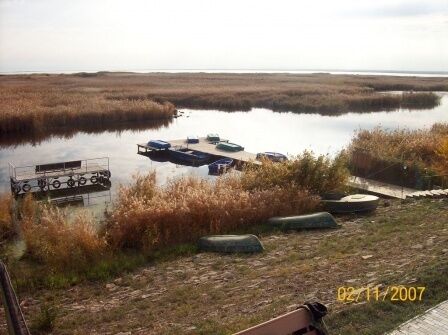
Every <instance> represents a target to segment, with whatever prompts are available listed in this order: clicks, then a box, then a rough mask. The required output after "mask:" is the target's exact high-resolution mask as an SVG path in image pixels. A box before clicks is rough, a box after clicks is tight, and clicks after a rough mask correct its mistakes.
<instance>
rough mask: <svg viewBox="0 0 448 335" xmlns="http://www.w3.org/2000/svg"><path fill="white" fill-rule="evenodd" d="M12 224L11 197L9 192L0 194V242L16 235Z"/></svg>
mask: <svg viewBox="0 0 448 335" xmlns="http://www.w3.org/2000/svg"><path fill="white" fill-rule="evenodd" d="M16 233H17V232H16V229H15V227H14V224H13V199H12V196H11V195H10V194H0V244H1V243H3V242H5V241H7V240H9V239H11V238H12V237H13V236H15V235H16Z"/></svg>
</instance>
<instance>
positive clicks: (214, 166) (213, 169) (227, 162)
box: [208, 158, 233, 174]
mask: <svg viewBox="0 0 448 335" xmlns="http://www.w3.org/2000/svg"><path fill="white" fill-rule="evenodd" d="M232 164H233V159H231V158H222V159H220V160H217V161H216V162H213V163H211V164H209V166H208V173H209V174H221V173H225V172H226V171H227V170H228V169H230V167H231V166H232Z"/></svg>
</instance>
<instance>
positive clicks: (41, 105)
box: [0, 83, 176, 135]
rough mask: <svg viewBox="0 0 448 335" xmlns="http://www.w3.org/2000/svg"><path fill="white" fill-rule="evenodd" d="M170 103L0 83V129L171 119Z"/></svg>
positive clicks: (40, 130)
mask: <svg viewBox="0 0 448 335" xmlns="http://www.w3.org/2000/svg"><path fill="white" fill-rule="evenodd" d="M175 113H176V111H175V108H174V106H173V105H172V104H170V103H163V104H161V103H157V102H154V101H151V100H149V99H145V100H122V101H119V100H110V99H106V97H105V94H104V93H101V92H96V91H93V92H91V91H88V90H85V91H83V90H82V89H79V90H77V89H70V88H67V87H63V86H62V87H60V86H56V84H55V85H54V86H52V85H49V86H47V85H45V84H44V83H43V85H40V83H35V84H34V85H28V86H27V85H20V86H14V85H12V86H8V85H4V83H3V85H2V88H1V90H0V132H1V133H2V134H3V135H6V134H17V133H21V134H35V133H44V132H46V131H53V130H56V129H60V128H64V129H65V130H66V131H70V130H73V129H81V130H82V129H96V128H100V129H101V128H102V129H107V127H108V126H110V125H112V124H116V123H123V122H141V121H147V120H163V119H171V118H172V116H173V115H175Z"/></svg>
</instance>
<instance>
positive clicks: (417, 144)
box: [350, 123, 448, 170]
mask: <svg viewBox="0 0 448 335" xmlns="http://www.w3.org/2000/svg"><path fill="white" fill-rule="evenodd" d="M447 137H448V124H447V123H437V124H435V125H434V126H432V128H430V129H421V130H409V129H399V130H386V129H383V128H379V127H378V128H375V129H373V130H361V131H359V132H358V133H357V134H356V136H355V137H354V138H353V140H352V142H351V144H350V151H352V152H353V151H354V150H356V149H359V148H362V150H364V151H365V152H368V153H369V154H370V155H372V156H374V157H376V158H379V159H382V160H385V161H399V162H401V161H403V162H407V163H410V164H418V165H420V166H422V167H426V168H429V169H433V170H439V169H440V167H442V166H446V165H447V164H448V161H447V160H446V158H444V156H443V154H441V151H440V150H441V149H442V147H443V143H444V141H445V140H446V139H447Z"/></svg>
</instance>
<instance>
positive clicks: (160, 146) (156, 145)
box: [148, 140, 171, 150]
mask: <svg viewBox="0 0 448 335" xmlns="http://www.w3.org/2000/svg"><path fill="white" fill-rule="evenodd" d="M148 146H149V147H151V148H152V149H156V150H166V149H169V148H170V147H171V144H170V143H168V142H165V141H160V140H150V141H149V142H148Z"/></svg>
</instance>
